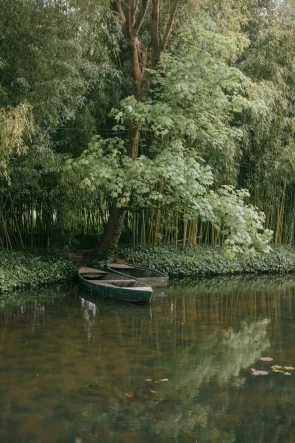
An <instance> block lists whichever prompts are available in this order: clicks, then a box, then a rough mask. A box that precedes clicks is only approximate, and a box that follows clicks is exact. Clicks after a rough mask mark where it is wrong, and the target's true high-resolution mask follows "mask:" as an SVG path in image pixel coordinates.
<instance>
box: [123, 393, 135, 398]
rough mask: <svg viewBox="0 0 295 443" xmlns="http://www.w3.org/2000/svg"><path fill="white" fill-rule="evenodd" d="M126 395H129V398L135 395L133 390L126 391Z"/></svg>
mask: <svg viewBox="0 0 295 443" xmlns="http://www.w3.org/2000/svg"><path fill="white" fill-rule="evenodd" d="M125 395H126V397H128V398H132V397H134V394H133V392H126V394H125Z"/></svg>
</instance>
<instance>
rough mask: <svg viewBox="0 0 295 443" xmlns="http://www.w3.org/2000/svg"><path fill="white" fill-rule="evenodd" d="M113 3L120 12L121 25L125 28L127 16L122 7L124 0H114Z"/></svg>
mask: <svg viewBox="0 0 295 443" xmlns="http://www.w3.org/2000/svg"><path fill="white" fill-rule="evenodd" d="M113 5H114V8H115V9H116V11H117V12H118V13H119V16H120V21H121V27H122V28H124V26H125V25H126V17H125V14H124V11H123V9H122V0H113Z"/></svg>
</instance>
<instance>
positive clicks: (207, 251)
mask: <svg viewBox="0 0 295 443" xmlns="http://www.w3.org/2000/svg"><path fill="white" fill-rule="evenodd" d="M116 254H117V255H118V256H119V257H124V258H127V259H128V260H130V261H133V262H134V263H138V264H142V265H145V266H148V267H151V268H154V269H158V270H159V271H162V272H164V273H166V274H168V275H169V276H170V277H175V278H186V277H189V278H190V277H191V278H195V277H198V276H202V277H204V276H214V275H234V274H265V273H269V274H284V273H293V272H294V273H295V248H291V247H279V248H272V250H271V252H270V253H267V254H265V253H261V252H257V253H255V254H254V255H253V254H251V255H249V256H245V255H238V254H237V255H235V256H234V257H228V256H227V255H226V253H225V250H224V249H223V248H221V247H211V246H196V247H186V248H181V247H179V248H175V246H172V245H171V246H167V245H165V246H158V247H153V248H149V247H143V246H139V247H136V248H129V247H122V248H120V249H118V250H117V251H116Z"/></svg>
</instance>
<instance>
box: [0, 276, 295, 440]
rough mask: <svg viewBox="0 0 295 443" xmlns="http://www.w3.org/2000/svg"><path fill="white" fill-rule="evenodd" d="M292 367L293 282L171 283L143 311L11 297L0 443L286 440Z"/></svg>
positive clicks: (294, 405) (0, 318) (57, 292)
mask: <svg viewBox="0 0 295 443" xmlns="http://www.w3.org/2000/svg"><path fill="white" fill-rule="evenodd" d="M261 358H263V359H265V358H266V361H265V360H261ZM268 359H269V361H268ZM270 359H272V360H270ZM278 366H281V368H278ZM272 367H273V368H272ZM293 367H295V277H269V276H267V277H264V278H255V279H254V278H245V277H244V278H242V277H236V278H219V279H218V278H216V279H211V280H201V281H198V282H194V283H186V284H184V283H183V282H178V283H177V282H176V283H173V284H172V285H171V286H170V287H169V288H167V289H165V290H164V291H162V290H161V291H160V290H159V291H154V296H153V299H152V301H151V303H150V304H149V305H146V306H143V305H138V306H134V305H128V304H122V303H121V304H120V303H116V302H111V301H107V300H104V299H99V298H93V297H91V295H90V294H89V293H87V292H84V291H83V290H82V289H81V288H80V287H79V286H76V285H73V286H72V285H70V286H60V287H51V288H47V289H41V290H40V289H38V290H34V291H30V292H21V293H14V294H10V295H9V296H6V297H5V298H2V299H1V302H0V392H1V397H0V398H1V407H0V441H1V442H3V443H6V442H7V443H8V442H9V443H11V442H18V443H27V442H30V443H37V442H38V443H47V442H50V443H52V442H63V443H67V442H72V443H92V442H106V443H107V442H114V443H127V442H128V443H129V442H131V441H134V442H140V443H141V442H142V443H150V442H153V441H156V442H180V443H190V442H193V443H197V442H198V443H200V442H222V443H227V442H238V443H241V442H247V443H249V442H255V443H257V442H267V443H271V442H288V443H289V442H292V441H295V401H294V400H295V394H294V393H295V389H294V388H295V371H293ZM273 369H275V370H273ZM254 371H263V372H262V374H264V372H265V373H266V374H265V375H255V374H256V373H257V372H254ZM258 374H260V372H258Z"/></svg>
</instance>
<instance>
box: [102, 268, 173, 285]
mask: <svg viewBox="0 0 295 443" xmlns="http://www.w3.org/2000/svg"><path fill="white" fill-rule="evenodd" d="M107 268H108V270H109V271H110V272H114V273H116V274H118V275H121V276H125V277H129V278H134V279H135V280H138V281H140V282H142V283H146V284H148V285H149V286H152V287H164V286H167V285H168V279H169V277H168V276H167V275H166V274H163V273H162V272H160V271H156V270H154V269H149V268H145V267H143V266H137V265H133V264H128V263H120V262H111V263H108V265H107Z"/></svg>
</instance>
